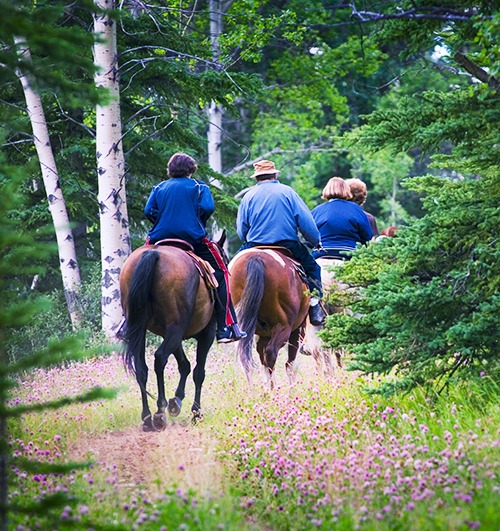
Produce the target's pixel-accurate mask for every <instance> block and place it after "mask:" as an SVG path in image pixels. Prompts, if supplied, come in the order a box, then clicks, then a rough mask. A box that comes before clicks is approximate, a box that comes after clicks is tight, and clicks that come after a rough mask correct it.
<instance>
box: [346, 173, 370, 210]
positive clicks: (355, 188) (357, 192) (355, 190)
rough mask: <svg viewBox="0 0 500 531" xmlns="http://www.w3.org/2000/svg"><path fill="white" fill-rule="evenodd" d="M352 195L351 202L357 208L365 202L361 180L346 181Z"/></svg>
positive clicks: (363, 186)
mask: <svg viewBox="0 0 500 531" xmlns="http://www.w3.org/2000/svg"><path fill="white" fill-rule="evenodd" d="M346 183H347V184H348V185H349V188H350V189H351V194H352V200H353V201H354V202H355V203H357V204H358V205H359V206H361V205H364V204H365V201H366V195H367V192H366V184H365V183H364V182H363V181H362V180H361V179H347V180H346Z"/></svg>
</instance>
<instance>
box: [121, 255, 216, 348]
mask: <svg viewBox="0 0 500 531" xmlns="http://www.w3.org/2000/svg"><path fill="white" fill-rule="evenodd" d="M146 252H157V253H159V254H160V255H163V257H164V259H163V260H158V263H157V265H156V271H155V277H154V278H155V281H156V284H155V288H154V289H153V290H152V291H151V295H150V299H149V300H148V308H147V310H148V314H149V315H150V316H151V317H150V319H149V320H148V323H147V328H148V330H150V331H151V332H153V333H154V334H157V335H159V336H162V337H164V334H165V328H166V322H165V320H164V319H163V316H168V320H170V319H171V318H172V317H175V316H179V317H178V319H179V320H180V318H181V317H182V316H183V315H186V314H188V313H192V317H191V319H190V321H189V324H188V325H187V326H186V328H185V331H184V334H183V339H187V338H190V337H193V336H194V335H196V334H197V333H198V332H200V331H201V330H203V329H204V328H205V327H206V326H207V324H208V322H209V321H210V318H211V317H212V312H213V304H212V303H211V300H210V294H209V291H208V289H207V287H206V285H205V282H202V281H200V280H201V276H200V273H199V270H198V268H197V267H196V265H195V264H194V262H193V259H192V258H191V257H190V256H189V254H188V253H187V252H186V251H184V250H182V249H180V248H177V247H174V246H158V247H155V246H153V245H145V246H143V247H139V248H138V249H136V250H135V251H134V252H133V253H132V254H131V255H130V257H129V258H128V260H127V262H126V263H125V265H124V267H123V270H122V273H121V275H122V278H123V279H127V278H128V275H129V274H131V272H132V271H134V270H135V268H136V267H137V265H138V264H139V262H140V260H141V257H142V256H143V254H144V253H146ZM159 279H168V283H167V282H157V281H158V280H159ZM186 281H187V282H188V284H187V285H185V282H186ZM129 289H130V283H129V282H126V281H124V282H123V283H122V286H121V297H122V305H123V308H124V311H125V314H126V316H127V312H128V308H127V301H128V295H129ZM186 292H187V293H189V294H190V297H189V298H187V299H186ZM182 306H185V308H184V309H183V308H182Z"/></svg>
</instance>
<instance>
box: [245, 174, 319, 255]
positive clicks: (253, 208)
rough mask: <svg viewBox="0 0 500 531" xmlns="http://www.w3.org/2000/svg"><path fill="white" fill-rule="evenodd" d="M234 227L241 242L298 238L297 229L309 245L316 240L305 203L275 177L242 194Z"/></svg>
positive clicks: (311, 219)
mask: <svg viewBox="0 0 500 531" xmlns="http://www.w3.org/2000/svg"><path fill="white" fill-rule="evenodd" d="M236 229H237V231H238V236H239V237H240V239H241V240H242V241H243V242H252V243H259V244H263V245H272V244H274V243H276V242H279V241H281V240H295V241H299V233H300V234H302V236H303V237H304V238H305V240H306V241H307V242H309V243H310V244H311V245H312V246H313V247H316V246H317V245H318V244H319V231H318V228H317V227H316V223H315V222H314V218H313V217H312V214H311V212H310V210H309V209H308V208H307V205H306V204H305V203H304V201H302V199H301V198H300V197H299V195H298V194H297V192H295V190H294V189H293V188H291V187H290V186H287V185H285V184H281V183H280V182H279V181H278V180H276V179H273V180H270V181H262V182H258V183H257V184H256V185H255V186H254V187H253V188H251V189H250V190H249V191H248V192H247V193H246V194H245V196H244V197H243V199H242V200H241V204H240V206H239V208H238V216H237V219H236Z"/></svg>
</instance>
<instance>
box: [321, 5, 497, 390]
mask: <svg viewBox="0 0 500 531" xmlns="http://www.w3.org/2000/svg"><path fill="white" fill-rule="evenodd" d="M401 4H404V5H402V6H400V7H401V9H403V12H404V8H405V6H406V7H407V8H408V9H409V10H410V11H409V12H404V15H403V12H401V13H400V15H401V17H395V14H396V13H395V12H394V11H393V13H392V16H393V18H392V19H391V23H390V24H387V26H386V27H385V31H384V32H381V33H380V34H379V38H381V39H382V40H384V39H386V40H389V41H391V40H393V39H402V38H403V35H405V36H408V35H409V36H411V38H409V39H407V41H406V42H407V47H406V48H405V53H407V54H417V53H418V52H419V51H421V50H425V49H426V46H428V45H429V40H430V37H429V35H428V34H427V33H426V32H428V31H431V36H432V35H433V36H434V38H437V36H439V37H440V39H441V44H442V45H443V46H444V47H445V49H446V54H445V55H444V56H443V57H442V58H441V59H440V61H441V67H443V68H448V69H451V68H453V69H454V71H455V72H456V73H458V72H460V73H462V74H467V76H466V77H467V79H468V80H469V81H468V83H467V84H463V83H457V84H450V85H449V86H448V87H447V90H443V91H437V90H425V88H424V89H423V90H422V91H421V92H419V93H418V94H414V95H413V97H412V98H408V97H402V98H398V99H397V100H396V101H395V104H394V105H393V106H392V107H391V108H388V107H383V108H380V109H379V110H377V111H375V112H373V113H372V114H371V115H370V116H368V117H367V124H366V125H364V126H363V127H361V128H360V130H358V131H355V132H354V133H352V134H350V135H348V136H346V140H347V141H348V142H347V145H350V144H356V146H357V148H358V149H362V148H364V149H366V150H367V151H369V150H372V151H377V150H381V149H383V150H390V151H391V152H392V153H394V154H399V153H401V152H408V151H411V150H418V151H419V152H420V153H423V154H426V155H427V156H428V157H429V158H430V161H431V163H432V164H433V166H434V167H435V168H437V169H438V173H439V177H436V176H430V175H428V176H425V177H420V178H413V179H409V180H408V181H407V182H406V184H405V186H406V187H407V188H408V189H411V190H413V191H415V192H417V193H418V194H419V195H421V196H422V197H423V199H422V201H423V208H424V213H425V215H424V216H423V217H422V218H421V219H419V220H414V221H413V222H411V223H410V224H409V226H408V227H407V228H405V229H402V230H399V231H398V233H397V237H396V238H395V239H387V240H383V241H381V242H380V243H376V244H373V245H371V246H370V248H369V249H366V250H361V251H360V252H359V253H358V255H357V256H356V257H355V258H353V259H352V261H351V262H349V263H348V264H347V265H346V268H345V271H344V273H343V274H342V277H343V278H344V279H345V280H346V281H347V282H348V283H350V284H351V285H352V286H353V287H355V288H358V291H357V295H358V296H357V297H355V298H354V301H348V302H347V303H348V305H350V307H351V308H352V310H353V312H354V313H355V314H356V315H357V316H356V317H354V316H347V315H338V316H333V317H331V318H330V321H329V323H328V326H327V329H326V330H325V332H324V338H325V339H326V341H327V343H328V344H330V345H331V346H335V347H346V348H347V350H348V351H349V352H351V354H352V356H353V358H354V361H353V364H352V365H351V367H352V368H355V369H360V370H362V371H364V372H366V373H375V374H376V373H384V374H391V375H393V376H394V378H393V379H392V381H390V382H389V383H386V384H385V385H383V386H382V389H381V390H382V391H387V392H391V391H394V390H398V389H399V390H410V389H412V388H413V387H414V386H416V385H425V386H430V387H432V388H437V389H438V390H441V389H443V388H444V387H445V386H446V385H449V384H451V383H453V382H456V381H457V380H460V379H467V378H472V377H478V376H481V375H487V376H489V377H491V378H494V379H497V380H498V378H499V376H500V357H499V348H498V341H497V336H496V321H497V320H498V314H499V304H500V299H499V297H498V286H499V283H500V267H499V261H498V259H499V253H500V250H499V244H498V235H497V227H498V223H499V221H500V209H499V208H498V204H499V199H500V179H499V177H500V176H499V174H498V163H497V161H498V146H499V145H500V133H499V131H498V128H497V127H496V126H495V125H494V124H496V123H498V121H499V119H500V115H499V112H500V111H499V109H500V106H499V103H500V100H499V98H500V96H499V88H500V86H499V85H498V82H497V80H496V77H495V76H496V75H497V73H498V71H499V68H500V67H499V62H498V59H499V57H498V53H497V51H498V45H497V43H498V38H499V36H500V25H499V23H498V20H499V19H498V15H497V14H495V13H494V12H493V11H492V8H493V3H492V2H474V6H469V7H467V9H465V8H464V7H461V6H456V5H455V4H454V7H452V6H451V3H450V2H441V3H438V2H427V3H426V5H425V7H424V6H423V3H413V2H412V3H411V4H412V5H413V7H415V4H417V5H418V6H420V7H419V8H417V9H416V10H415V9H410V8H411V6H410V3H409V2H408V3H401ZM417 13H420V15H421V16H423V15H425V17H424V22H421V23H420V22H419V23H418V24H417V23H416V21H415V19H414V16H415V15H416V14H417ZM389 15H391V13H386V14H385V15H384V16H386V17H387V20H389V18H390V17H389ZM431 15H434V16H431ZM396 19H397V20H396ZM465 51H466V53H467V55H466V56H465V54H464V52H465ZM462 69H465V70H462ZM472 76H473V77H472Z"/></svg>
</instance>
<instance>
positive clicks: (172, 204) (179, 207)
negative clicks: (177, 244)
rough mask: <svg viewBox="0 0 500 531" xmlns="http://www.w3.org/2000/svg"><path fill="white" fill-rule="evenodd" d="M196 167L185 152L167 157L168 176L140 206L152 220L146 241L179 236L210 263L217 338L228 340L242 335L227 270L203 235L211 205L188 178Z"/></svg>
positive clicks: (206, 191) (201, 186) (204, 190)
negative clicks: (215, 284)
mask: <svg viewBox="0 0 500 531" xmlns="http://www.w3.org/2000/svg"><path fill="white" fill-rule="evenodd" d="M197 169H198V165H197V164H196V162H195V160H194V159H193V158H191V157H190V156H189V155H186V154H185V153H176V154H175V155H173V156H172V157H171V158H170V160H169V162H168V176H169V179H168V180H166V181H163V182H161V183H160V184H158V185H157V186H155V187H154V188H153V190H152V192H151V195H150V196H149V199H148V202H147V203H146V207H145V209H144V213H145V214H146V217H147V218H148V219H149V220H150V221H151V222H152V223H153V227H152V228H151V229H150V230H149V232H148V241H147V243H150V244H154V243H157V242H158V241H160V240H163V239H166V238H175V239H182V240H185V241H187V242H189V243H190V244H191V245H192V246H193V249H194V252H195V254H197V255H198V256H199V257H201V258H203V259H204V260H206V261H207V262H209V263H210V265H211V266H212V267H213V268H214V270H215V272H214V274H215V278H216V279H217V282H218V284H219V286H218V288H217V294H218V296H217V297H216V298H215V299H216V301H215V314H216V319H217V341H218V342H219V343H230V342H232V341H238V340H239V339H241V338H243V337H246V334H245V332H243V331H241V330H240V329H239V327H238V325H237V324H236V314H235V312H234V308H233V304H232V302H231V297H230V294H229V290H228V289H227V269H226V267H225V265H224V263H223V262H222V259H221V257H220V255H219V253H218V252H217V250H216V249H215V248H214V244H213V242H211V241H210V240H208V238H207V230H206V223H207V221H208V219H209V218H210V216H211V215H212V214H213V212H214V208H215V206H214V200H213V197H212V193H211V192H210V188H209V187H208V185H207V184H206V183H204V182H203V181H199V180H196V179H193V178H192V175H193V174H194V173H195V172H196V170H197Z"/></svg>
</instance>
